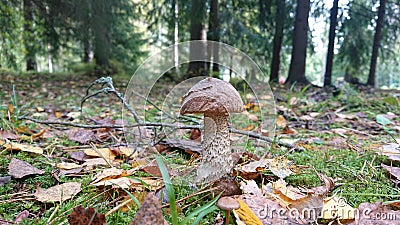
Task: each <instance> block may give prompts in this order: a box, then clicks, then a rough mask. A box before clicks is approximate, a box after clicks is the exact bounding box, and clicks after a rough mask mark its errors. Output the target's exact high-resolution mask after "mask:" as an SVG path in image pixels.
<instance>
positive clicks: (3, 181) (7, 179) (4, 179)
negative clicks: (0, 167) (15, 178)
mask: <svg viewBox="0 0 400 225" xmlns="http://www.w3.org/2000/svg"><path fill="white" fill-rule="evenodd" d="M10 181H11V176H5V177H0V186H3V185H5V184H7V183H8V182H10Z"/></svg>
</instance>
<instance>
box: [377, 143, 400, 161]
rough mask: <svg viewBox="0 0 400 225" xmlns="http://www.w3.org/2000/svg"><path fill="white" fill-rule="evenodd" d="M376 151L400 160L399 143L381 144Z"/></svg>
mask: <svg viewBox="0 0 400 225" xmlns="http://www.w3.org/2000/svg"><path fill="white" fill-rule="evenodd" d="M377 153H378V154H380V155H385V156H387V157H388V158H389V159H391V160H395V161H400V145H399V144H397V143H390V144H387V145H382V148H381V149H380V150H378V151H377Z"/></svg>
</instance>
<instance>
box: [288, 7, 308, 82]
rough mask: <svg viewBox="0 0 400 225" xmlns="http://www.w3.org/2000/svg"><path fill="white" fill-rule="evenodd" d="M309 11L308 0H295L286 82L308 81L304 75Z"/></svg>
mask: <svg viewBox="0 0 400 225" xmlns="http://www.w3.org/2000/svg"><path fill="white" fill-rule="evenodd" d="M309 11H310V0H297V7H296V20H295V24H294V33H293V48H292V58H291V60H290V68H289V76H288V78H287V80H286V83H294V82H297V83H303V84H308V83H309V81H308V80H307V78H306V76H305V71H306V56H307V32H308V13H309Z"/></svg>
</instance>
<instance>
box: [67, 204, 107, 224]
mask: <svg viewBox="0 0 400 225" xmlns="http://www.w3.org/2000/svg"><path fill="white" fill-rule="evenodd" d="M68 222H69V224H70V225H88V224H91V225H107V221H106V216H105V215H104V214H101V213H98V212H96V211H95V210H94V209H93V208H91V207H90V208H83V207H82V206H77V207H75V208H74V211H73V212H72V213H71V214H70V215H69V216H68Z"/></svg>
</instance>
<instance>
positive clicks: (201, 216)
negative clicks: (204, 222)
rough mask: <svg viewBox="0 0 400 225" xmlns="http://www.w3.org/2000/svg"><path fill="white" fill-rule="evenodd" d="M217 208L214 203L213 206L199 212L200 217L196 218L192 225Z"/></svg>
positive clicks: (195, 224)
mask: <svg viewBox="0 0 400 225" xmlns="http://www.w3.org/2000/svg"><path fill="white" fill-rule="evenodd" d="M217 209H218V207H217V206H215V205H214V206H212V207H210V208H208V209H206V210H204V211H203V212H201V213H200V214H199V216H198V217H197V218H196V220H195V221H194V222H193V223H192V225H197V224H198V223H199V222H200V220H201V219H203V217H204V216H206V215H207V214H209V213H211V212H213V211H215V210H217Z"/></svg>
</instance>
